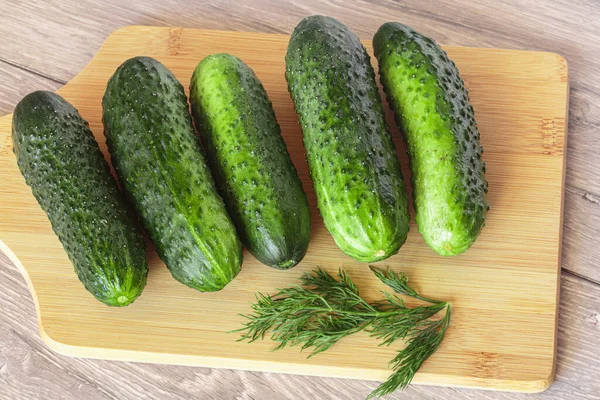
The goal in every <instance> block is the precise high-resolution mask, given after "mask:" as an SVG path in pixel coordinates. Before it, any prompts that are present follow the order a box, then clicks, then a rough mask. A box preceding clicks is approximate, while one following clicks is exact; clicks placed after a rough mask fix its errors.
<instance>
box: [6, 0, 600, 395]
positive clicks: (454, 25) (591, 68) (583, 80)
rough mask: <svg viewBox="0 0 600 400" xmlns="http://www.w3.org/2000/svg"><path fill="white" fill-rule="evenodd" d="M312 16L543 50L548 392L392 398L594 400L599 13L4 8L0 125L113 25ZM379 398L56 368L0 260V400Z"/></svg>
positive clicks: (231, 6)
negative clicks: (565, 80) (551, 342)
mask: <svg viewBox="0 0 600 400" xmlns="http://www.w3.org/2000/svg"><path fill="white" fill-rule="evenodd" d="M311 14H325V15H330V16H334V17H336V18H338V19H340V20H341V21H342V22H344V23H345V24H346V25H348V26H349V27H350V29H352V30H353V31H354V32H356V33H357V34H358V35H359V36H360V37H361V38H365V39H366V38H370V37H372V36H373V34H374V33H375V31H376V30H377V28H378V27H379V26H380V25H381V24H382V23H383V22H385V21H391V20H395V21H401V22H403V23H405V24H408V25H410V26H412V27H414V28H416V29H417V30H419V31H421V32H423V33H424V34H427V35H429V36H431V37H433V38H435V39H436V40H437V41H438V42H440V43H443V44H447V45H463V46H479V47H501V48H510V49H526V50H543V51H550V52H557V53H560V54H562V55H563V56H564V57H566V59H567V61H568V63H569V69H570V77H571V96H570V110H569V114H570V120H569V143H568V155H567V177H566V196H565V198H566V200H565V201H566V203H565V216H564V239H563V257H562V259H563V263H562V276H561V294H560V296H561V300H560V318H559V337H558V366H557V374H556V381H555V383H554V384H553V385H552V387H551V388H550V389H548V390H547V391H546V392H543V393H540V394H536V395H526V394H511V393H500V392H486V391H476V390H467V389H455V388H439V387H425V386H412V387H409V388H408V389H406V390H405V391H404V392H403V393H396V394H394V395H392V396H389V398H398V399H399V398H402V399H412V398H414V399H438V398H440V399H455V398H456V399H458V398H461V399H462V398H472V399H504V398H517V399H521V398H523V399H529V398H536V399H538V398H539V399H600V379H598V377H600V267H598V268H597V267H596V264H597V262H598V261H600V239H599V238H600V170H599V168H598V165H599V164H600V132H599V131H600V108H599V105H600V57H598V54H600V3H599V2H598V1H597V0H556V1H535V0H529V1H527V0H521V1H517V0H507V1H502V2H499V1H495V0H486V1H471V0H460V1H451V0H447V1H428V0H416V1H412V2H402V1H385V0H377V1H373V2H363V1H352V2H350V1H342V0H339V1H337V0H336V1H330V0H314V1H307V0H297V1H294V2H290V3H288V2H283V1H277V0H247V1H241V2H233V1H210V0H209V1H190V0H160V1H159V0H146V1H141V0H140V1H135V0H134V1H128V2H124V1H119V0H107V1H103V2H100V1H93V0H55V1H48V0H35V1H23V0H2V1H0V38H2V39H1V40H0V115H4V114H7V113H10V112H11V111H12V110H13V108H14V107H15V105H16V104H17V102H18V101H19V100H20V99H21V98H22V97H23V96H25V95H26V94H27V93H29V92H31V91H34V90H39V89H45V90H56V89H58V88H60V87H61V86H62V85H63V84H65V83H66V82H67V81H69V80H70V79H71V78H72V77H73V76H75V75H76V74H77V72H79V71H80V70H81V69H82V68H83V67H84V66H85V65H86V64H87V62H88V61H89V60H90V59H91V58H92V56H93V55H94V54H95V53H96V51H97V50H98V48H99V47H100V45H101V43H102V42H103V40H104V39H105V38H106V37H107V36H108V35H109V34H110V33H111V32H112V31H113V30H115V29H117V28H120V27H122V26H126V25H132V24H135V25H158V26H179V27H186V28H204V29H222V30H238V31H261V32H278V33H291V31H292V29H293V28H294V26H295V25H296V24H297V23H298V21H299V20H300V19H301V18H302V17H304V16H306V15H311ZM0 184H2V183H1V182H0ZM506 329H510V327H509V326H507V327H506ZM140 339H141V340H143V338H140ZM376 385H377V383H376V382H368V381H360V380H344V379H332V378H318V377H307V376H295V375H281V374H268V373H257V372H246V371H232V370H217V369H210V368H194V367H182V366H169V365H153V364H141V363H124V362H113V361H98V360H86V359H73V358H68V357H63V356H60V355H58V354H55V353H53V352H52V351H51V350H49V349H48V348H47V347H45V346H44V344H43V343H42V341H41V339H40V337H39V334H38V330H37V319H36V315H35V309H34V305H33V301H32V299H31V295H30V294H29V291H28V289H27V287H26V285H25V281H24V279H23V277H22V276H21V275H20V274H19V272H18V271H17V270H16V268H15V267H14V265H12V264H11V263H10V262H9V261H8V259H7V258H6V257H5V256H4V255H3V254H0V399H32V398H44V399H139V398H149V399H161V400H162V399H181V398H198V399H261V400H263V399H264V400H268V399H362V398H364V397H365V396H366V395H367V394H368V393H369V392H370V391H371V390H372V389H374V388H375V387H376Z"/></svg>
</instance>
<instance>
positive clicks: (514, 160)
mask: <svg viewBox="0 0 600 400" xmlns="http://www.w3.org/2000/svg"><path fill="white" fill-rule="evenodd" d="M288 39H289V38H288V36H284V35H271V34H259V33H240V32H218V31H203V30H193V29H178V28H155V27H138V26H134V27H127V28H124V29H120V30H118V31H116V32H114V33H113V34H112V35H111V36H110V37H109V38H108V39H107V41H106V42H105V43H104V45H103V46H102V48H101V50H100V51H99V53H98V54H97V55H96V57H94V59H93V60H92V61H91V63H90V64H89V65H88V66H87V67H86V68H85V69H84V70H83V71H82V72H81V73H80V74H79V75H77V76H76V77H75V78H73V80H72V81H71V82H69V83H68V84H67V85H65V87H64V88H62V89H61V90H60V91H59V93H60V94H61V95H63V96H64V97H65V98H66V99H67V100H69V101H70V102H71V103H72V104H73V105H74V106H75V107H76V108H77V109H78V110H79V111H80V113H81V114H82V115H83V117H84V118H86V119H87V120H88V121H89V122H90V126H91V128H92V130H93V131H94V134H95V135H96V138H97V139H98V141H99V143H100V147H101V149H102V150H103V151H104V153H105V155H106V154H107V153H106V146H105V144H104V136H103V134H102V123H101V105H100V101H101V98H102V95H103V92H104V89H105V86H106V82H107V80H108V78H109V77H110V76H111V75H112V73H113V72H114V70H115V69H116V68H117V66H118V65H119V64H121V63H122V62H123V61H125V60H126V59H128V58H130V57H133V56H136V55H147V56H151V57H155V58H157V59H158V60H160V61H161V62H163V63H164V64H165V65H166V66H167V67H168V68H169V69H171V70H172V71H173V72H174V73H175V75H176V76H177V77H178V78H179V80H180V81H181V82H182V84H183V85H184V86H185V87H186V88H187V86H188V84H189V79H190V77H191V74H192V72H193V70H194V67H195V66H196V64H197V63H198V62H199V61H200V60H201V59H202V58H203V57H205V56H206V55H208V54H210V53H215V52H228V53H232V54H234V55H236V56H238V57H240V58H241V59H242V60H244V61H245V62H246V63H247V64H249V65H250V66H251V67H252V68H253V69H254V70H255V72H256V74H257V75H258V77H259V78H260V79H261V80H262V82H263V84H264V86H265V88H266V89H267V92H268V94H269V96H270V98H271V100H272V101H273V105H274V108H275V112H276V114H277V117H278V120H279V122H280V124H281V128H282V132H283V135H284V138H285V140H286V142H287V145H288V148H289V150H290V153H291V156H292V159H293V162H294V164H295V165H296V167H297V169H298V172H299V174H300V177H301V179H302V181H303V184H304V188H305V190H306V192H307V194H308V198H309V202H310V204H311V207H312V210H313V231H312V238H311V243H310V247H309V250H308V254H307V256H306V258H305V259H304V260H303V261H302V263H301V264H300V265H299V266H297V267H296V268H294V269H292V270H288V271H277V270H274V269H271V268H268V267H266V266H264V265H261V264H259V263H258V262H257V261H256V260H255V259H254V258H253V257H252V256H250V255H249V254H248V253H247V252H245V253H244V265H243V270H242V272H241V273H240V275H239V276H238V277H237V279H235V280H234V281H233V282H232V283H230V284H229V285H228V286H227V287H226V288H225V289H224V290H222V291H220V292H217V293H199V292H197V291H194V290H192V289H189V288H187V287H185V286H183V285H182V284H180V283H178V282H176V281H175V280H174V279H173V278H172V277H171V276H170V274H169V272H168V271H167V269H166V267H165V266H164V264H163V263H162V262H161V261H160V260H159V259H158V258H157V256H156V253H155V252H154V250H153V249H150V251H149V263H150V274H149V280H148V285H147V287H146V289H145V291H144V293H143V294H142V296H141V297H140V298H139V299H138V300H137V301H136V302H135V303H133V304H132V305H130V306H128V307H125V308H121V309H115V308H109V307H106V306H104V305H103V304H101V303H100V302H98V301H96V300H95V299H94V298H93V297H92V296H91V295H90V294H89V293H88V292H86V291H85V289H84V288H83V286H82V285H81V283H80V282H79V281H78V280H77V277H76V275H75V273H74V272H73V267H72V265H71V264H70V262H69V260H68V258H67V255H66V254H65V252H64V251H63V249H62V247H61V245H60V243H59V241H58V239H57V238H56V237H55V235H54V234H53V232H52V229H51V227H50V223H49V222H48V220H47V218H46V216H45V214H44V213H43V212H42V210H41V209H40V207H39V206H38V204H37V203H36V201H35V199H34V197H33V196H32V194H31V191H30V189H29V188H28V187H27V186H26V185H25V182H24V179H23V177H22V176H21V174H20V173H19V171H18V169H17V165H16V160H15V157H14V155H13V153H12V148H11V138H10V130H11V116H10V115H9V116H6V117H4V118H2V119H0V239H1V240H2V242H0V250H2V251H4V252H5V253H6V254H8V256H9V257H10V259H11V260H12V261H13V262H14V263H15V264H16V265H17V267H18V268H19V269H20V270H21V272H22V273H23V275H24V276H25V279H26V280H27V283H28V284H29V288H30V290H31V292H32V294H33V298H34V300H35V303H36V307H37V312H38V317H39V327H40V332H41V336H42V338H43V339H44V341H45V342H46V343H47V344H48V346H50V347H51V348H52V349H54V350H56V351H58V352H60V353H63V354H67V355H71V356H79V357H94V358H110V359H119V360H134V361H148V362H160V363H175V364H189V365H203V366H210V367H228V368H240V369H251V370H261V371H274V372H288V373H298V374H315V375H324V376H336V377H348V378H358V379H373V380H383V379H385V378H386V377H387V376H388V375H389V373H390V370H389V369H388V368H387V363H388V361H389V360H391V359H392V358H393V357H394V355H395V353H396V351H397V350H398V348H399V347H400V346H401V345H400V344H397V345H396V344H395V345H393V346H392V347H390V348H384V347H378V346H377V344H378V341H377V340H375V339H372V338H370V337H368V336H367V335H366V334H358V335H355V337H349V338H346V339H344V340H342V341H341V342H339V343H338V344H336V345H335V346H334V347H333V348H332V349H331V350H329V351H327V352H326V353H322V354H320V355H318V356H315V357H312V358H310V359H306V354H301V353H300V352H299V350H298V349H297V348H288V349H285V350H283V351H278V352H270V351H269V350H271V349H272V348H273V347H274V345H273V343H271V342H269V341H266V340H265V341H262V342H255V343H252V344H247V343H242V342H236V339H237V335H235V334H227V333H226V332H227V331H230V330H232V329H236V328H239V327H240V326H241V323H242V322H243V318H241V317H240V316H239V314H240V313H247V312H249V310H250V309H249V303H250V302H252V301H253V300H254V293H255V292H256V291H262V292H266V293H273V292H274V291H275V289H276V288H282V287H285V286H288V285H291V284H295V283H297V282H298V280H297V278H299V277H300V275H301V274H302V273H303V272H305V271H309V270H311V269H313V268H315V267H316V266H317V265H320V266H321V267H323V268H325V269H326V270H328V271H330V272H335V271H336V270H337V268H338V267H340V266H341V267H344V268H346V269H348V271H349V272H350V275H351V277H352V278H353V279H354V280H355V281H356V282H357V284H358V286H359V288H360V289H361V291H362V293H363V294H364V295H365V297H367V298H368V299H378V298H380V297H381V295H380V293H379V290H381V289H384V286H383V285H382V284H381V283H379V282H378V281H377V279H376V278H375V277H374V276H373V275H372V274H371V272H370V271H369V270H368V268H367V265H366V264H364V263H359V262H357V261H354V260H352V259H351V258H349V257H347V256H345V255H344V254H342V253H341V252H340V250H339V249H338V248H337V247H336V246H335V245H334V242H333V239H332V238H331V236H330V235H329V234H328V233H327V231H326V230H325V228H324V227H323V223H322V220H321V218H320V216H319V214H318V211H317V209H316V206H315V204H316V202H315V197H314V192H313V190H312V185H311V182H310V180H309V177H308V172H307V166H306V162H305V160H304V150H303V147H302V143H301V133H300V129H299V125H298V122H297V118H296V115H295V114H294V110H293V106H292V102H291V99H290V97H289V95H288V93H287V88H286V83H285V78H284V54H285V51H286V47H287V43H288ZM365 45H366V46H367V48H368V49H369V51H370V44H369V42H368V41H365ZM446 50H447V52H448V54H449V56H450V57H451V58H452V59H453V60H455V62H456V64H457V65H458V67H459V69H460V71H461V74H462V76H463V78H464V79H465V82H466V84H467V86H468V88H469V90H470V96H471V100H472V103H473V105H474V107H475V112H476V118H477V121H478V124H479V127H480V130H481V141H482V144H483V146H484V147H485V153H484V159H485V161H486V162H487V166H488V168H487V170H488V173H487V178H488V180H489V187H490V191H489V201H490V204H491V207H492V208H491V210H490V212H489V214H488V219H487V225H486V227H485V228H484V230H483V233H482V235H481V237H480V238H479V240H478V241H477V242H476V243H475V245H474V246H473V247H472V248H471V249H470V250H469V251H468V252H466V253H465V254H463V255H460V256H456V257H452V258H444V257H441V256H438V255H436V254H435V253H434V252H433V251H431V250H430V249H429V248H428V247H427V246H426V245H425V243H424V242H423V239H422V238H421V237H420V235H419V234H418V232H417V228H416V226H415V225H414V222H413V224H412V225H411V231H410V233H409V237H408V241H407V243H406V244H405V245H404V247H403V248H402V249H401V250H400V252H399V254H397V255H395V256H393V257H391V258H390V259H388V260H386V261H383V262H380V263H377V264H378V265H381V266H390V267H391V268H392V269H394V270H396V271H404V272H406V273H408V274H409V275H410V277H411V283H412V284H413V285H414V286H415V288H416V289H417V290H419V291H420V292H421V293H422V294H424V295H425V296H428V297H433V298H437V299H441V300H449V301H450V302H451V303H452V305H453V317H452V323H451V328H450V329H449V331H448V332H447V334H446V338H445V339H444V341H443V342H442V345H441V346H440V348H439V350H438V351H437V352H436V353H435V354H434V355H433V356H432V357H431V358H430V359H429V360H428V361H427V362H426V363H425V364H424V365H423V367H422V368H421V370H420V371H419V373H418V374H417V375H416V377H415V380H414V382H415V383H420V384H433V385H452V386H468V387H482V388H488V389H501V390H514V391H523V392H538V391H541V390H544V389H545V388H547V387H548V386H549V385H550V384H551V382H552V380H553V376H554V365H555V363H554V358H555V353H556V323H557V312H558V282H559V271H560V247H561V227H562V215H563V212H562V208H563V183H564V172H565V148H566V114H567V103H568V72H567V65H566V62H565V60H564V59H563V58H562V57H560V56H559V55H556V54H552V53H538V52H524V51H511V50H497V49H476V48H461V47H446ZM374 62H375V61H374ZM186 90H187V89H186ZM388 121H389V123H390V124H391V125H392V127H393V128H392V134H393V136H394V139H395V141H396V145H397V146H398V153H399V155H400V158H401V160H402V163H403V170H404V173H405V175H406V176H407V177H408V174H409V170H408V167H407V159H406V155H405V153H404V146H403V144H402V142H401V140H400V133H399V132H398V130H397V129H396V128H395V127H394V125H395V124H394V123H393V119H392V116H391V113H390V112H389V110H388ZM407 181H408V179H407ZM411 215H412V216H413V220H414V212H412V210H411ZM411 304H412V303H411Z"/></svg>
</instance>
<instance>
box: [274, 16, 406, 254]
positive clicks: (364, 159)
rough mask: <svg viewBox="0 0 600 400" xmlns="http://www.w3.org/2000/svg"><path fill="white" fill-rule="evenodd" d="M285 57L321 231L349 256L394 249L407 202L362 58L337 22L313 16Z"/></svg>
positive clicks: (402, 229)
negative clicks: (323, 227) (328, 233)
mask: <svg viewBox="0 0 600 400" xmlns="http://www.w3.org/2000/svg"><path fill="white" fill-rule="evenodd" d="M285 60H286V79H287V82H288V89H289V91H290V94H291V96H292V99H293V101H294V106H295V109H296V113H297V114H298V117H299V120H300V125H301V127H302V133H303V140H304V147H305V150H306V158H307V161H308V165H309V170H310V175H311V177H312V180H313V184H314V188H315V193H316V196H317V203H318V207H319V210H320V212H321V215H322V217H323V221H324V223H325V226H326V228H327V229H328V230H329V232H330V233H331V235H332V236H333V238H334V240H335V242H336V244H337V245H338V246H339V247H340V249H341V250H342V251H343V252H344V253H346V254H348V255H349V256H351V257H353V258H355V259H356V260H359V261H365V262H373V261H378V260H382V259H385V258H387V257H389V256H391V255H392V254H395V253H397V252H398V250H399V249H400V246H402V244H403V243H404V242H405V240H406V235H407V233H408V221H409V216H408V201H407V194H406V188H405V186H404V181H403V178H402V172H401V170H400V163H399V161H398V157H397V155H396V149H395V146H394V143H393V142H392V138H391V135H390V132H389V128H388V126H387V123H386V121H385V116H384V111H383V106H382V102H381V98H380V96H379V92H378V89H377V85H376V83H375V75H374V71H373V68H372V66H371V63H370V58H369V55H368V54H367V52H366V51H365V49H364V47H363V46H362V44H361V43H360V41H359V40H358V38H357V37H356V35H354V34H353V33H352V32H350V31H349V30H348V28H346V27H345V26H344V25H343V24H341V23H340V22H339V21H337V20H335V19H333V18H329V17H324V16H312V17H307V18H305V19H303V20H302V21H301V22H300V23H299V24H298V26H297V27H296V29H295V30H294V33H293V34H292V37H291V39H290V43H289V46H288V50H287V54H286V58H285Z"/></svg>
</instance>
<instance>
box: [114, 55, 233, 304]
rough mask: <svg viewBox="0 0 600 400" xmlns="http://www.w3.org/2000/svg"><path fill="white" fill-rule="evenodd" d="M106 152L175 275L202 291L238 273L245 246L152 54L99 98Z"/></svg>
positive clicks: (179, 93) (170, 79) (179, 100)
mask: <svg viewBox="0 0 600 400" xmlns="http://www.w3.org/2000/svg"><path fill="white" fill-rule="evenodd" d="M102 108H103V121H104V127H105V134H106V140H107V144H108V149H109V152H110V154H111V157H112V163H113V166H114V167H115V170H116V171H117V176H118V177H119V181H120V182H121V186H122V187H123V189H124V191H125V193H126V195H127V197H128V199H129V201H130V202H131V204H133V206H134V208H135V210H136V211H137V214H138V215H139V217H140V219H141V222H142V224H143V226H144V227H145V228H146V230H147V231H148V232H149V233H150V237H151V239H152V242H153V243H154V245H155V246H156V250H157V253H158V255H159V257H160V258H161V259H162V260H163V261H164V262H165V264H166V265H167V267H168V268H169V270H170V271H171V274H172V275H173V277H174V278H175V279H176V280H178V281H180V282H182V283H184V284H185V285H187V286H189V287H192V288H195V289H197V290H199V291H203V292H211V291H217V290H220V289H222V288H223V287H224V286H225V285H226V284H227V283H229V282H230V281H231V280H232V279H233V278H234V277H235V276H236V275H237V274H238V272H239V271H240V266H241V262H242V247H241V243H240V241H239V239H238V237H237V234H236V232H235V227H234V226H233V223H232V222H231V219H230V218H229V216H228V215H227V211H226V210H225V205H224V204H223V200H222V199H221V197H220V196H219V194H218V193H217V191H216V188H215V184H214V181H213V178H212V176H211V174H210V171H209V169H208V167H207V165H206V161H205V159H204V156H203V155H202V153H201V149H200V143H199V142H198V140H197V138H196V135H195V133H194V128H193V126H192V119H191V116H190V114H189V111H188V103H187V99H186V96H185V93H184V91H183V87H182V86H181V84H180V83H179V82H178V81H177V79H176V78H175V76H174V75H173V74H172V73H171V72H170V71H169V70H168V69H167V68H165V67H164V66H163V65H162V64H161V63H160V62H158V61H156V60H154V59H152V58H149V57H135V58H132V59H129V60H127V61H125V62H124V63H123V64H122V65H121V66H120V67H119V68H117V70H116V71H115V73H114V75H113V76H112V77H111V78H110V80H109V82H108V86H107V88H106V93H105V94H104V97H103V99H102Z"/></svg>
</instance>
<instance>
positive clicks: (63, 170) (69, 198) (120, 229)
mask: <svg viewBox="0 0 600 400" xmlns="http://www.w3.org/2000/svg"><path fill="white" fill-rule="evenodd" d="M12 140H13V151H14V153H15V155H16V156H17V164H18V166H19V169H20V170H21V173H22V174H23V176H24V177H25V182H26V183H27V185H29V186H30V187H31V191H32V192H33V195H34V196H35V198H36V199H37V201H38V203H39V204H40V206H41V207H42V210H44V212H45V213H46V214H47V215H48V219H49V220H50V223H51V225H52V229H53V230H54V232H55V233H56V235H57V236H58V239H59V240H60V242H61V243H62V245H63V248H64V249H65V251H66V253H67V255H68V256H69V259H70V260H71V262H72V263H73V267H74V268H75V272H76V273H77V276H78V277H79V280H80V281H81V282H82V283H83V285H84V286H85V288H86V289H87V290H88V291H89V292H90V293H92V294H93V295H94V296H95V297H96V298H97V299H98V300H100V301H101V302H103V303H104V304H107V305H109V306H125V305H127V304H130V303H131V302H133V301H134V300H135V299H136V298H137V297H138V296H139V295H140V294H141V293H142V290H143V289H144V286H145V285H146V278H147V275H148V265H147V263H146V245H145V243H144V240H143V238H142V236H141V234H140V232H139V231H138V229H137V227H136V225H135V219H134V217H133V215H132V214H131V213H130V212H129V210H128V209H127V206H126V204H125V201H124V200H123V198H122V196H121V193H120V192H119V189H118V188H117V183H116V182H115V180H114V179H113V177H112V175H111V174H110V170H109V167H108V164H107V163H106V161H105V160H104V156H103V155H102V153H101V152H100V149H99V148H98V143H96V140H95V139H94V135H93V134H92V131H90V128H89V126H88V123H87V122H86V121H85V120H84V119H83V118H82V117H81V116H80V115H79V113H78V112H77V110H76V109H75V108H74V107H73V106H72V105H71V104H69V103H68V102H67V101H66V100H65V99H63V98H62V97H60V96H59V95H57V94H54V93H50V92H42V91H39V92H33V93H31V94H28V95H27V96H25V98H24V99H23V100H21V101H20V102H19V104H18V105H17V108H16V109H15V112H14V115H13V125H12ZM65 295H66V296H68V294H65Z"/></svg>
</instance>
